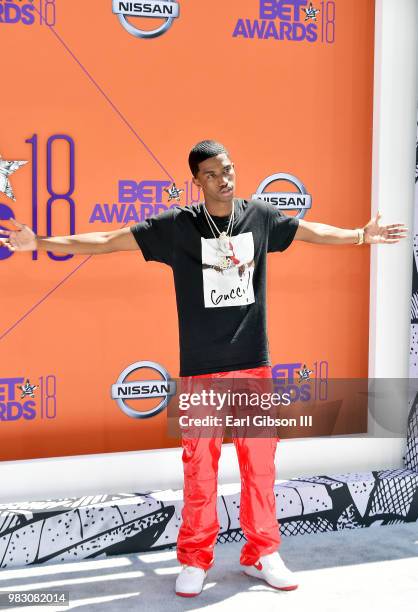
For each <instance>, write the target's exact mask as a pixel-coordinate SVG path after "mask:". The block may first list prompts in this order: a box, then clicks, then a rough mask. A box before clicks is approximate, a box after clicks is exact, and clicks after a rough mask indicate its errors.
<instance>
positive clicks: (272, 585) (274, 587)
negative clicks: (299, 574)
mask: <svg viewBox="0 0 418 612" xmlns="http://www.w3.org/2000/svg"><path fill="white" fill-rule="evenodd" d="M242 573H243V574H244V576H247V578H255V579H256V580H262V581H263V582H265V583H266V584H268V586H269V587H271V588H272V589H276V590H277V591H294V590H295V589H297V588H298V586H299V585H298V584H292V585H290V586H284V587H278V586H274V584H270V582H268V581H267V580H266V579H265V578H263V577H262V576H251V575H250V574H247V573H246V572H244V570H242Z"/></svg>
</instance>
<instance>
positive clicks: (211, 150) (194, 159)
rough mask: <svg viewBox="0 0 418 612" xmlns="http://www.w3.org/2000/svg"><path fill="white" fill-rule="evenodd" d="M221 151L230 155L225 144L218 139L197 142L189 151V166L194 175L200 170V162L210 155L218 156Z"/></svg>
mask: <svg viewBox="0 0 418 612" xmlns="http://www.w3.org/2000/svg"><path fill="white" fill-rule="evenodd" d="M220 153H226V155H229V153H228V151H227V150H226V149H225V147H224V146H223V144H221V143H220V142H217V141H216V140H201V141H200V142H198V143H197V144H195V146H194V147H193V149H192V150H191V151H190V153H189V167H190V171H191V173H192V174H193V176H196V175H197V173H198V172H199V164H200V162H202V161H205V159H208V158H209V157H216V155H219V154H220Z"/></svg>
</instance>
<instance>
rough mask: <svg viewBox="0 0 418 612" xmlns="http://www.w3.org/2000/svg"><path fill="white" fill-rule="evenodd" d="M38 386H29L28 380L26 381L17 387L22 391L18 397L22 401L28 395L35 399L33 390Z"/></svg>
mask: <svg viewBox="0 0 418 612" xmlns="http://www.w3.org/2000/svg"><path fill="white" fill-rule="evenodd" d="M38 386H39V385H31V384H30V382H29V378H27V379H26V382H25V384H24V385H23V386H22V385H17V387H18V389H21V391H22V395H21V397H20V399H23V398H24V397H26V396H27V395H30V396H31V397H35V395H34V393H33V392H34V391H35V389H37V388H38Z"/></svg>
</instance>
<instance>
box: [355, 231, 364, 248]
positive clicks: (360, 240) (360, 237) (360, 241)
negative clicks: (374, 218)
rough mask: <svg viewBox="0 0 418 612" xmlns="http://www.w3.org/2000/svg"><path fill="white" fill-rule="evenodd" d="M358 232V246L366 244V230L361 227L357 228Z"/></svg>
mask: <svg viewBox="0 0 418 612" xmlns="http://www.w3.org/2000/svg"><path fill="white" fill-rule="evenodd" d="M356 231H357V232H358V241H357V242H356V246H359V245H360V244H363V243H364V229H363V228H361V227H357V228H356Z"/></svg>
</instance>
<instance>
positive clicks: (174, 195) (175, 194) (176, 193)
mask: <svg viewBox="0 0 418 612" xmlns="http://www.w3.org/2000/svg"><path fill="white" fill-rule="evenodd" d="M164 191H166V192H167V193H168V196H169V197H168V201H169V202H170V201H171V200H178V201H179V202H180V194H181V193H183V191H184V189H177V187H176V184H175V183H173V184H172V185H171V187H170V189H167V188H166V187H164Z"/></svg>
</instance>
